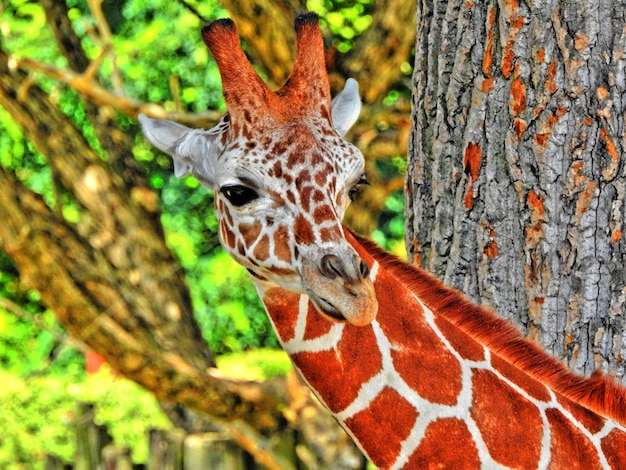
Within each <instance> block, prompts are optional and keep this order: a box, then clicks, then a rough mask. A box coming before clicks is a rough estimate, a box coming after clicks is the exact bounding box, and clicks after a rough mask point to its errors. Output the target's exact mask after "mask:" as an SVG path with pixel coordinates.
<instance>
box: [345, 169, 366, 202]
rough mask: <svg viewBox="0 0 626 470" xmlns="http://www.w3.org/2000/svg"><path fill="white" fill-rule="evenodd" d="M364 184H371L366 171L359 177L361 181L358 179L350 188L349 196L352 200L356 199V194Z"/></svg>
mask: <svg viewBox="0 0 626 470" xmlns="http://www.w3.org/2000/svg"><path fill="white" fill-rule="evenodd" d="M362 184H367V185H369V184H370V183H369V181H367V178H366V177H365V173H363V174H362V175H361V178H359V181H357V182H356V184H355V185H354V186H352V187H351V188H350V190H349V191H348V197H349V198H350V200H351V201H354V196H356V193H358V192H359V189H361V185H362Z"/></svg>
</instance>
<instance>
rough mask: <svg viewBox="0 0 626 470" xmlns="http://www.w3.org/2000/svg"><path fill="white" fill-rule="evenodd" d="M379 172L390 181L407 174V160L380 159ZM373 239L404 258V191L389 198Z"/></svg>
mask: <svg viewBox="0 0 626 470" xmlns="http://www.w3.org/2000/svg"><path fill="white" fill-rule="evenodd" d="M376 165H377V170H378V171H379V172H380V173H381V175H382V176H383V178H385V179H390V178H392V177H398V176H399V175H404V174H405V173H406V158H405V157H400V156H397V157H393V158H391V159H379V160H378V161H377V162H376ZM372 239H373V240H374V241H375V242H376V243H378V244H379V245H380V246H381V247H383V248H384V249H386V250H388V251H390V252H391V253H393V254H395V255H397V256H399V257H401V258H404V257H406V249H405V247H404V191H403V190H399V191H395V192H393V193H391V194H389V195H388V196H387V199H386V200H385V205H384V208H383V210H382V212H381V214H380V217H379V219H378V228H377V229H376V230H374V232H372Z"/></svg>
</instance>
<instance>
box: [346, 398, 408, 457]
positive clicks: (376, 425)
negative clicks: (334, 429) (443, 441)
mask: <svg viewBox="0 0 626 470" xmlns="http://www.w3.org/2000/svg"><path fill="white" fill-rule="evenodd" d="M417 417H418V413H417V410H416V409H415V407H414V406H413V405H411V404H410V403H409V402H408V401H407V400H406V399H405V398H403V397H402V396H400V395H399V394H398V392H396V391H395V390H393V389H391V388H384V389H383V390H382V391H381V392H380V393H379V394H378V395H377V396H376V397H375V398H374V399H373V400H372V402H371V404H370V406H369V407H367V408H366V409H365V410H363V411H360V412H359V413H357V414H355V415H354V416H352V417H351V418H348V419H346V426H348V427H349V428H350V429H351V430H353V431H356V434H358V435H359V436H360V440H359V442H360V444H361V446H362V447H363V448H364V449H367V453H368V456H369V458H370V459H371V460H372V462H373V463H374V465H376V466H378V467H380V468H389V467H390V466H391V465H392V464H393V463H394V462H395V461H396V459H397V458H398V455H399V454H400V449H401V443H402V441H404V440H405V439H406V438H407V437H408V435H409V433H410V432H411V429H413V425H414V424H415V420H416V419H417Z"/></svg>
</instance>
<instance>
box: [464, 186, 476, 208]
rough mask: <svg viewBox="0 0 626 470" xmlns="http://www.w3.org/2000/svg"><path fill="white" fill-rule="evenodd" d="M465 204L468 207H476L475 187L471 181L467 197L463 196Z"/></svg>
mask: <svg viewBox="0 0 626 470" xmlns="http://www.w3.org/2000/svg"><path fill="white" fill-rule="evenodd" d="M463 205H464V206H465V208H466V209H471V208H472V207H474V188H473V186H472V184H471V183H470V186H469V188H467V192H466V193H465V197H464V198H463Z"/></svg>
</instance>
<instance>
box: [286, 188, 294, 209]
mask: <svg viewBox="0 0 626 470" xmlns="http://www.w3.org/2000/svg"><path fill="white" fill-rule="evenodd" d="M287 200H288V201H289V202H290V203H291V204H293V205H294V206H295V205H296V196H295V195H294V194H293V192H291V191H289V190H288V191H287Z"/></svg>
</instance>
